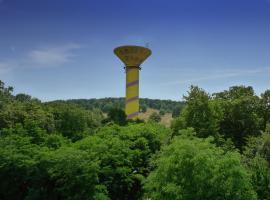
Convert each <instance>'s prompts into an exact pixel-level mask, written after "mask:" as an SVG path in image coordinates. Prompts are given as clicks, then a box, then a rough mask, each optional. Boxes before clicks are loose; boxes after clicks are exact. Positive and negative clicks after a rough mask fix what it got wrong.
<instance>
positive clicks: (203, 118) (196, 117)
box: [174, 86, 222, 137]
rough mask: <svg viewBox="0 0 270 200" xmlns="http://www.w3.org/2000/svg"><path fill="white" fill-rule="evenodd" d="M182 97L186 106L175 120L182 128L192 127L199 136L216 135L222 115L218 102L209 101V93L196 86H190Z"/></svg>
mask: <svg viewBox="0 0 270 200" xmlns="http://www.w3.org/2000/svg"><path fill="white" fill-rule="evenodd" d="M184 99H185V100H186V107H185V108H184V109H183V111H182V113H181V115H180V117H179V118H181V119H180V120H176V121H181V123H182V125H184V126H185V127H183V128H187V127H193V128H194V129H195V131H196V133H197V135H198V136H199V137H208V136H210V135H212V136H216V135H217V134H218V131H219V122H220V120H221V117H222V111H221V109H220V107H219V104H218V103H217V102H211V98H210V96H209V94H207V93H206V92H205V91H204V90H202V89H201V88H199V87H197V86H191V88H190V91H189V93H188V96H185V97H184ZM174 128H176V127H174Z"/></svg>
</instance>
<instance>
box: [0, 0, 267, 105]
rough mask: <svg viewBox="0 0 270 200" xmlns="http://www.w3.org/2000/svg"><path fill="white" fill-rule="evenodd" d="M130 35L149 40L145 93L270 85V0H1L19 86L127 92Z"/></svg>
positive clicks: (4, 48) (52, 95)
mask: <svg viewBox="0 0 270 200" xmlns="http://www.w3.org/2000/svg"><path fill="white" fill-rule="evenodd" d="M124 44H134V45H142V46H145V45H146V44H148V45H149V47H150V48H151V49H152V56H151V57H149V58H148V59H147V61H146V62H145V63H144V64H143V65H142V71H141V74H140V96H141V97H147V98H160V99H173V100H180V99H181V98H182V96H183V94H186V91H187V90H188V88H189V86H190V85H191V84H194V85H198V86H200V87H202V88H204V89H205V90H207V91H208V92H217V91H221V90H224V89H228V87H230V86H233V85H251V86H253V87H254V89H255V90H256V92H257V94H260V93H261V92H263V91H264V90H266V89H269V88H270V76H269V75H270V0H136V1H134V0H0V79H1V80H3V81H4V82H5V83H6V84H7V85H11V86H14V87H15V93H28V94H31V95H32V96H34V97H37V98H39V99H41V100H44V101H47V100H54V99H71V98H101V97H121V96H124V95H125V73H124V71H123V68H122V67H123V64H122V63H121V62H120V60H118V59H117V58H116V56H115V55H114V54H113V49H114V48H115V47H117V46H119V45H124Z"/></svg>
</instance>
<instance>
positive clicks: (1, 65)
mask: <svg viewBox="0 0 270 200" xmlns="http://www.w3.org/2000/svg"><path fill="white" fill-rule="evenodd" d="M10 70H11V65H10V64H8V63H6V62H1V61H0V75H3V74H6V73H7V72H9V71H10Z"/></svg>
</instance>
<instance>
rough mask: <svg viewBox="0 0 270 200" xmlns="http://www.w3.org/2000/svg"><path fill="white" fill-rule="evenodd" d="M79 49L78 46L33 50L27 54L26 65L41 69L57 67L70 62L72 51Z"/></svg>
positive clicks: (72, 55) (68, 45)
mask: <svg viewBox="0 0 270 200" xmlns="http://www.w3.org/2000/svg"><path fill="white" fill-rule="evenodd" d="M79 48H81V46H80V45H78V44H67V45H63V46H57V47H51V48H42V49H35V50H32V51H30V52H29V53H28V57H27V61H26V62H27V63H31V64H34V65H38V66H42V67H50V66H59V65H63V64H65V63H67V62H69V61H71V60H72V58H73V57H74V56H75V54H74V50H76V49H79Z"/></svg>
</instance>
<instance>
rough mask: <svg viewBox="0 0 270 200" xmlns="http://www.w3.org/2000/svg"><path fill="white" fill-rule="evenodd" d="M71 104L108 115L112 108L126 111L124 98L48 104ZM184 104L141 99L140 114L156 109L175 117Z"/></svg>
mask: <svg viewBox="0 0 270 200" xmlns="http://www.w3.org/2000/svg"><path fill="white" fill-rule="evenodd" d="M61 102H64V103H71V104H76V105H79V106H81V107H83V108H85V109H87V110H93V109H100V110H101V111H102V112H103V113H108V111H109V110H110V109H112V108H121V109H124V105H125V99H124V98H101V99H70V100H65V101H64V100H57V101H52V102H48V103H61ZM184 105H185V104H184V102H181V101H172V100H160V99H148V98H141V99H140V112H141V113H145V112H146V111H147V109H154V110H157V111H158V112H160V113H161V114H162V115H163V114H165V113H171V114H172V116H173V117H175V116H178V115H179V113H180V111H181V110H182V108H183V107H184Z"/></svg>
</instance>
